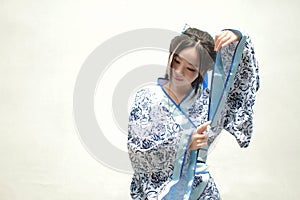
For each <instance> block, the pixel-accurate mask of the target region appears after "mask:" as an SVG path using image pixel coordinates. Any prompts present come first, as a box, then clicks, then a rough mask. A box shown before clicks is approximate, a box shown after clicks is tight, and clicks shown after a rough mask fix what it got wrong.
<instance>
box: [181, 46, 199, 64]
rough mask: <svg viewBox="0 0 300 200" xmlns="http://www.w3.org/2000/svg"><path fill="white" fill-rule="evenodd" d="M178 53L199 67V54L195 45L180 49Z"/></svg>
mask: <svg viewBox="0 0 300 200" xmlns="http://www.w3.org/2000/svg"><path fill="white" fill-rule="evenodd" d="M178 55H179V56H180V57H181V58H183V59H185V60H186V61H187V62H188V63H190V64H192V65H193V66H195V67H199V65H200V60H199V55H198V52H197V50H196V48H195V47H188V48H185V49H183V50H182V51H180V52H179V54H178Z"/></svg>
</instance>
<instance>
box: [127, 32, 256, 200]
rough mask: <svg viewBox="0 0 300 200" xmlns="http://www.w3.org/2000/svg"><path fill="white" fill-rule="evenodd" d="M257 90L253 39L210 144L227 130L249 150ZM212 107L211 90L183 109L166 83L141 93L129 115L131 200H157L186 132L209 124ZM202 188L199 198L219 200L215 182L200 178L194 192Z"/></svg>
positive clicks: (191, 96)
mask: <svg viewBox="0 0 300 200" xmlns="http://www.w3.org/2000/svg"><path fill="white" fill-rule="evenodd" d="M230 48H232V47H231V46H229V47H228V49H226V48H225V49H224V52H227V53H226V54H227V55H232V49H230ZM225 57H226V55H225ZM224 70H226V69H224ZM258 88H259V76H258V64H257V61H256V59H255V56H254V50H253V45H252V43H251V41H250V38H249V37H248V39H247V44H246V46H245V49H244V53H243V56H242V60H241V62H240V66H239V70H238V72H237V74H236V77H235V81H234V85H233V86H232V88H231V90H230V94H229V97H228V99H227V103H226V105H225V109H224V110H223V112H222V115H223V117H221V120H220V122H219V123H218V124H219V127H217V128H216V129H214V130H212V131H211V132H210V133H209V145H210V144H211V143H212V142H213V141H214V140H215V138H216V137H217V136H218V135H219V133H220V132H221V130H222V129H225V130H227V131H228V132H230V133H231V134H232V135H233V136H234V137H235V138H236V140H237V142H238V144H239V145H240V146H241V147H247V146H248V145H249V142H250V139H251V134H252V131H253V122H252V117H253V105H254V102H255V93H256V91H257V90H258ZM208 104H209V90H208V89H200V90H199V91H198V93H197V94H196V95H194V92H193V91H192V92H191V93H190V94H189V96H188V97H187V98H185V99H184V100H183V102H181V103H180V104H179V105H176V104H175V103H174V102H173V101H172V100H171V99H170V98H169V96H168V95H167V94H166V92H165V91H164V90H163V88H162V85H161V84H158V85H155V86H147V87H143V88H141V89H140V90H139V91H138V92H137V93H136V95H135V100H134V105H133V106H132V108H131V112H130V116H129V125H128V143H127V145H128V152H129V158H130V160H131V163H132V168H133V170H134V174H133V178H132V182H131V186H130V192H131V197H132V199H136V200H145V199H158V197H157V196H158V194H159V193H160V192H161V191H162V190H163V189H164V187H165V186H166V184H167V183H168V182H170V181H171V179H172V175H173V170H174V161H175V158H176V152H177V149H178V144H179V141H180V138H181V137H182V134H183V132H184V131H185V126H184V124H186V123H193V124H194V125H195V126H199V125H201V124H203V123H204V122H206V121H207V119H208ZM204 164H205V163H204ZM201 184H206V185H205V187H204V189H203V190H202V191H201V193H199V194H198V197H197V199H200V200H203V199H220V194H219V192H218V189H217V188H216V185H215V183H214V181H213V179H212V178H211V177H210V178H209V179H208V180H207V181H204V179H202V177H201V175H200V176H199V175H198V176H196V177H195V178H194V184H193V189H195V188H197V186H198V185H201Z"/></svg>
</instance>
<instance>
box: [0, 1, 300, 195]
mask: <svg viewBox="0 0 300 200" xmlns="http://www.w3.org/2000/svg"><path fill="white" fill-rule="evenodd" d="M299 4H300V3H299V1H297V0H285V1H281V0H278V1H258V0H252V1H245V0H228V1H219V0H217V1H199V0H198V1H195V0H194V1H191V0H187V1H176V0H172V1H169V0H165V1H162V0H160V1H157V0H152V1H142V0H111V1H96V0H94V1H91V0H84V1H83V0H81V1H58V0H53V1H45V0H41V1H34V0H22V1H21V0H19V1H17V0H9V1H8V0H2V1H1V3H0V16H1V17H0V25H1V26H0V30H1V31H0V34H1V38H0V58H1V59H0V63H1V64H0V92H1V93H0V95H1V96H0V113H1V116H0V199H1V200H40V199H43V200H66V199H70V200H96V199H97V200H99V199H129V184H130V179H131V177H130V175H128V174H122V173H119V172H116V171H114V170H111V169H109V168H107V167H105V166H103V165H101V164H100V163H99V162H97V161H96V160H95V159H94V158H93V157H92V156H91V155H90V154H89V153H88V152H87V151H86V149H85V148H84V147H83V145H82V144H81V141H80V138H79V137H78V134H77V132H76V128H75V124H74V120H73V113H72V101H73V99H72V98H73V96H72V95H73V90H74V84H75V81H76V77H77V74H78V72H79V70H80V68H81V65H82V63H83V62H84V60H85V59H86V58H87V56H88V55H89V54H90V53H91V52H92V51H93V50H94V49H95V48H96V47H97V46H99V45H100V44H101V43H102V42H104V41H106V40H107V39H109V38H111V37H112V36H115V35H117V34H120V33H122V32H125V31H130V30H133V29H137V28H163V29H170V30H174V31H181V29H182V27H183V25H184V24H185V23H188V24H190V25H192V26H194V27H197V28H200V29H203V30H207V31H209V32H210V33H211V34H215V33H217V32H218V31H219V30H221V29H223V28H238V29H243V30H246V31H247V32H248V33H249V34H250V35H251V36H252V39H253V42H254V45H255V49H256V53H257V57H258V59H259V63H260V67H261V68H260V75H261V88H260V90H259V92H258V96H257V104H256V106H255V131H254V135H253V140H252V141H251V144H250V147H249V148H247V149H240V148H239V147H238V145H237V143H236V142H235V141H234V138H233V137H231V136H230V135H229V134H228V133H223V134H222V136H221V138H220V139H219V140H218V143H217V146H216V147H215V149H214V151H213V152H212V153H211V154H210V157H209V161H208V162H209V165H210V169H211V172H212V175H213V177H214V179H215V181H216V182H217V185H218V188H219V190H220V192H221V194H222V196H223V199H225V200H236V199H243V200H247V199H254V198H255V199H256V200H259V199H273V200H275V199H278V200H281V199H298V198H299V197H300V190H299V186H300V184H299V179H300V175H299V170H298V169H299V167H300V162H299V153H300V145H299V142H300V136H299V128H298V125H299V122H300V120H299V119H300V112H299V111H300V110H299V106H298V105H297V104H299V100H298V98H299V95H300V94H299V86H300V84H299V72H300V70H299V63H300V56H299V52H298V49H299V45H300V42H299V41H300V37H299V34H300V30H299V28H298V27H299V25H300V24H299V17H300V14H299V7H300V5H299ZM297 128H298V129H297Z"/></svg>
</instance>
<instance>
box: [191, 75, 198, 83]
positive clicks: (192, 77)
mask: <svg viewBox="0 0 300 200" xmlns="http://www.w3.org/2000/svg"><path fill="white" fill-rule="evenodd" d="M197 77H198V73H192V74H190V75H189V79H190V80H191V82H193V81H194V80H196V78H197Z"/></svg>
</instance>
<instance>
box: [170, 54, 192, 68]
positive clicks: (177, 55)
mask: <svg viewBox="0 0 300 200" xmlns="http://www.w3.org/2000/svg"><path fill="white" fill-rule="evenodd" d="M176 57H178V58H180V59H181V60H184V61H185V62H187V63H188V64H189V65H191V66H193V67H195V68H196V69H197V67H196V66H195V65H193V64H192V63H190V62H188V61H187V60H186V59H184V58H183V57H181V56H180V55H179V54H176V55H175V58H176Z"/></svg>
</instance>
